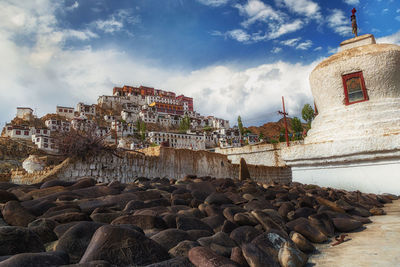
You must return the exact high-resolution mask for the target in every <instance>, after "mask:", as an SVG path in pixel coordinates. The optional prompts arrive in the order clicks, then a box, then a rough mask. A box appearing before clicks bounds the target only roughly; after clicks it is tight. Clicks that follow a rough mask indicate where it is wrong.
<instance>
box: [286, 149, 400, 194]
mask: <svg viewBox="0 0 400 267" xmlns="http://www.w3.org/2000/svg"><path fill="white" fill-rule="evenodd" d="M292 177H293V181H294V182H300V183H304V184H316V185H319V186H322V187H332V188H338V189H345V190H349V191H356V190H359V191H361V192H363V193H375V194H383V193H391V194H397V195H400V157H399V158H398V159H397V160H396V159H394V160H386V161H374V162H363V163H353V164H340V165H322V164H320V165H314V166H304V167H292Z"/></svg>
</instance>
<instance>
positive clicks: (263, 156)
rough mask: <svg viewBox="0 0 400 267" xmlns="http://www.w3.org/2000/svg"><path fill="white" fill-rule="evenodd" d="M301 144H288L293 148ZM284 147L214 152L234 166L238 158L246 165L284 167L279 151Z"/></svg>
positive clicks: (255, 147)
mask: <svg viewBox="0 0 400 267" xmlns="http://www.w3.org/2000/svg"><path fill="white" fill-rule="evenodd" d="M301 143H302V142H301V141H296V142H290V145H291V146H295V145H299V144H301ZM285 147H286V143H278V144H260V145H249V146H244V147H235V148H217V149H215V152H216V153H220V154H224V155H227V156H228V159H229V160H230V161H231V162H232V163H234V164H239V162H240V158H244V159H245V160H246V162H247V163H248V164H253V165H263V166H271V167H285V166H286V163H285V161H284V160H282V157H281V150H282V149H283V148H285Z"/></svg>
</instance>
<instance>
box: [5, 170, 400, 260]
mask: <svg viewBox="0 0 400 267" xmlns="http://www.w3.org/2000/svg"><path fill="white" fill-rule="evenodd" d="M393 199H397V197H396V196H393V195H374V194H362V193H360V192H347V191H343V190H335V189H331V188H320V187H317V186H310V185H301V184H297V183H293V184H291V185H270V186H267V185H262V184H257V183H255V182H253V181H250V180H245V181H239V180H232V179H211V178H209V177H202V178H196V177H187V178H185V179H183V180H181V181H173V180H168V179H153V180H148V179H146V178H138V179H136V182H135V183H131V184H121V183H119V182H116V181H115V182H112V183H109V184H100V183H96V181H95V180H93V179H91V178H83V179H81V180H79V181H77V182H65V181H49V182H45V183H41V184H34V185H16V184H12V183H0V202H1V203H2V204H1V213H2V217H3V220H1V221H0V224H1V225H2V226H0V267H1V266H63V265H68V266H153V267H154V266H158V267H162V266H164V267H166V266H210V267H212V266H304V265H305V263H306V262H307V258H308V257H307V254H308V253H311V252H313V250H314V246H313V244H312V243H321V242H327V241H328V240H329V238H330V237H332V236H334V235H335V233H337V232H347V231H352V230H355V229H358V228H361V227H362V225H363V224H365V223H369V222H370V220H369V219H368V216H370V215H380V214H383V210H382V209H381V208H382V206H383V204H385V203H389V202H391V201H392V200H393Z"/></svg>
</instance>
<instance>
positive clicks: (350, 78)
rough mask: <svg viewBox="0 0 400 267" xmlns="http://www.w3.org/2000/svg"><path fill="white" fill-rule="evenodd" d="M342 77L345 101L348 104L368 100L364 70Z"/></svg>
mask: <svg viewBox="0 0 400 267" xmlns="http://www.w3.org/2000/svg"><path fill="white" fill-rule="evenodd" d="M342 79H343V87H344V96H345V99H344V102H345V104H346V105H350V104H355V103H359V102H363V101H367V100H368V94H367V88H366V87H365V82H364V77H363V74H362V71H360V72H354V73H350V74H346V75H343V76H342Z"/></svg>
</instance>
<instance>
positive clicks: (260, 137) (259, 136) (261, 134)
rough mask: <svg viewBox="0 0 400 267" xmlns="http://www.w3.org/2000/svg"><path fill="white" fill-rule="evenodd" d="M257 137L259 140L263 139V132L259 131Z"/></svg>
mask: <svg viewBox="0 0 400 267" xmlns="http://www.w3.org/2000/svg"><path fill="white" fill-rule="evenodd" d="M258 139H259V140H260V141H261V139H264V134H263V133H260V134H259V135H258Z"/></svg>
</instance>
